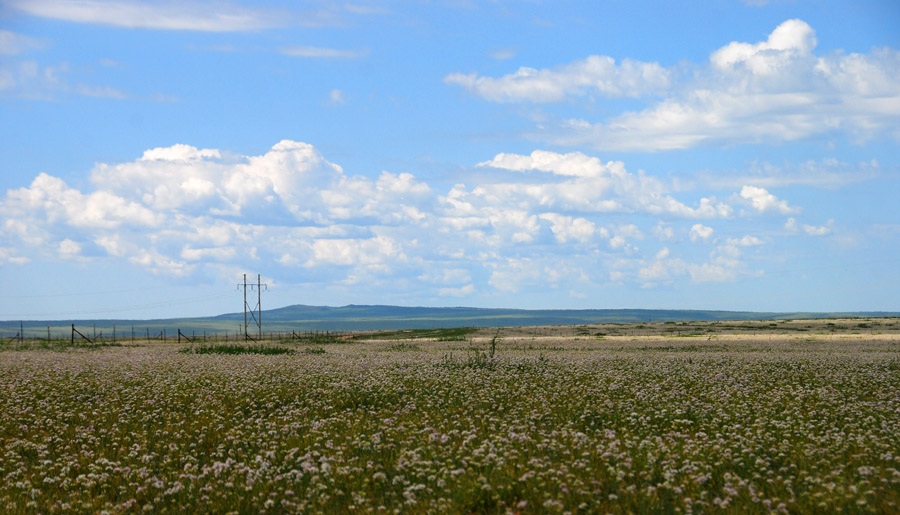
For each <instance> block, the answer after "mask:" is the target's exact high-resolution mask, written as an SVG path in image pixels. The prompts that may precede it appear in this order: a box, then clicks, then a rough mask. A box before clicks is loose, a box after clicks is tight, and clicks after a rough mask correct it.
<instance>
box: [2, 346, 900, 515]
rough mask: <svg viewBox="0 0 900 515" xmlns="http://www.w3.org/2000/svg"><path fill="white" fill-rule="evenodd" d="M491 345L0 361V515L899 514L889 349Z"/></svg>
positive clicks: (899, 436)
mask: <svg viewBox="0 0 900 515" xmlns="http://www.w3.org/2000/svg"><path fill="white" fill-rule="evenodd" d="M486 334H487V333H486ZM494 338H495V342H496V341H497V339H496V336H494ZM491 339H492V337H491V336H490V335H487V336H483V337H478V336H473V337H472V338H470V339H468V340H466V341H434V340H433V339H432V340H427V341H426V340H418V341H402V342H399V341H390V340H370V341H354V342H353V343H347V344H334V345H324V346H322V345H318V346H316V347H310V348H311V349H315V350H314V351H311V352H307V351H305V350H304V349H303V347H302V346H300V345H298V346H297V351H298V352H295V353H291V354H279V355H256V354H234V355H231V354H200V353H189V352H179V351H180V350H181V349H182V347H179V346H176V345H160V344H149V343H148V344H146V345H143V346H122V347H105V348H99V349H84V348H77V349H68V350H64V351H58V352H54V351H50V350H44V349H42V350H4V351H0V478H2V480H0V511H2V512H4V513H37V512H40V513H60V512H62V513H71V512H76V513H81V512H91V513H94V512H103V511H107V512H109V513H145V512H146V513H151V512H153V513H176V512H182V511H189V512H223V513H225V512H236V513H284V512H360V513H369V512H375V513H388V512H391V513H398V512H399V513H446V512H449V513H473V512H474V513H555V512H560V513H562V512H571V513H579V512H587V513H594V512H599V513H606V512H614V513H616V512H639V513H647V512H654V513H655V512H666V513H700V512H703V513H706V512H723V513H745V512H751V513H770V512H836V511H843V512H850V513H897V512H900V338H898V335H897V334H843V335H838V337H835V336H834V335H833V334H832V335H829V334H782V335H777V336H775V337H772V336H760V335H756V336H754V335H749V334H743V335H742V334H737V333H736V334H730V335H722V336H721V337H717V338H716V339H713V338H711V337H708V336H703V337H673V336H664V335H656V336H653V335H651V336H617V337H598V336H596V335H591V334H588V335H584V334H581V335H580V336H578V337H574V336H571V337H565V336H543V337H542V336H538V337H535V336H531V337H527V336H520V337H514V336H507V337H505V338H503V339H502V340H499V343H497V348H496V355H495V356H494V357H493V358H492V357H490V356H488V355H487V354H486V350H487V342H489V341H490V340H491Z"/></svg>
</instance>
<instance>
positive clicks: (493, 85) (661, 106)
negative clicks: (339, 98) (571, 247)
mask: <svg viewBox="0 0 900 515" xmlns="http://www.w3.org/2000/svg"><path fill="white" fill-rule="evenodd" d="M817 43H818V42H817V39H816V34H815V31H814V30H813V28H812V27H810V26H809V25H808V24H807V23H806V22H804V21H802V20H798V19H791V20H787V21H785V22H783V23H782V24H780V25H779V26H778V27H776V28H775V29H774V30H773V31H772V32H771V33H770V34H769V36H768V37H767V38H766V40H764V41H760V42H757V43H746V42H737V41H735V42H731V43H729V44H727V45H725V46H723V47H721V48H719V49H717V50H715V51H713V52H712V53H711V54H710V58H709V61H708V62H707V63H703V64H699V65H696V67H695V68H696V69H695V70H694V72H693V73H690V74H682V75H683V76H684V77H685V78H684V79H682V80H678V79H677V77H678V75H679V74H676V73H675V70H674V69H665V68H663V67H661V66H660V65H659V64H657V63H641V62H636V61H631V60H627V59H626V60H623V61H622V63H621V64H619V65H617V64H615V61H614V60H613V59H612V58H610V57H606V56H590V57H588V58H586V59H584V60H581V61H576V62H573V63H570V64H566V65H561V66H558V67H555V68H547V69H542V70H537V69H533V68H528V67H522V68H520V69H519V70H518V71H516V72H514V73H511V74H508V75H504V76H501V77H496V78H495V77H485V76H480V75H478V74H477V73H470V74H462V73H453V74H450V75H448V76H447V77H446V78H445V79H444V80H445V82H446V83H448V84H454V85H459V86H462V87H463V88H464V89H465V90H466V91H468V92H470V93H472V94H474V95H477V96H479V97H481V98H484V99H485V100H489V101H492V102H542V103H554V102H561V101H563V100H570V99H576V98H578V97H583V96H585V95H587V94H588V93H594V94H597V95H599V96H601V97H605V98H616V97H633V98H639V99H647V100H648V103H647V105H646V107H645V108H644V109H642V110H637V111H626V112H620V113H619V114H614V115H612V116H611V117H609V118H608V119H606V120H602V121H589V120H585V119H583V118H569V119H566V120H564V121H561V122H559V123H557V124H555V125H553V126H548V127H546V128H542V129H540V130H539V131H537V132H534V133H533V134H532V136H533V137H534V138H537V139H543V140H547V141H551V142H553V143H555V144H561V145H569V146H587V147H591V148H594V149H597V150H613V151H666V150H676V149H685V148H691V147H696V146H699V145H721V144H735V143H780V142H784V141H796V140H802V139H805V138H810V137H816V136H820V135H827V134H831V133H842V134H849V135H850V137H851V138H852V139H855V140H860V141H862V140H866V139H870V138H875V137H883V136H885V135H886V136H887V137H889V138H900V131H898V130H897V127H898V126H900V51H897V50H895V49H891V48H875V49H872V50H871V51H869V52H868V53H849V54H847V53H842V52H834V53H830V54H827V55H817V54H816V53H815V49H816V46H817Z"/></svg>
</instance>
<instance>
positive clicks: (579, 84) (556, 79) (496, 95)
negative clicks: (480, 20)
mask: <svg viewBox="0 0 900 515" xmlns="http://www.w3.org/2000/svg"><path fill="white" fill-rule="evenodd" d="M669 80H670V79H669V72H668V71H667V70H665V69H664V68H663V67H661V66H660V65H659V64H658V63H645V62H640V61H634V60H631V59H625V60H624V61H622V63H621V64H618V65H617V64H616V61H615V59H613V58H612V57H608V56H604V55H592V56H589V57H587V58H585V59H582V60H579V61H575V62H573V63H570V64H567V65H563V66H559V67H556V68H551V69H543V70H538V69H535V68H529V67H521V68H519V69H518V70H516V71H515V72H513V73H510V74H508V75H504V76H502V77H499V78H494V77H482V76H479V75H478V74H477V73H469V74H463V73H451V74H450V75H447V76H446V77H445V78H444V82H446V83H448V84H456V85H459V86H462V87H463V88H465V89H466V90H468V91H470V92H472V93H474V94H476V95H478V96H480V97H482V98H485V99H487V100H491V101H494V102H520V101H528V102H559V101H561V100H563V99H565V98H566V97H569V96H581V95H585V94H588V93H595V92H596V93H598V94H601V95H604V96H609V97H640V96H643V95H646V94H652V93H657V92H661V91H665V90H666V89H667V88H668V87H669Z"/></svg>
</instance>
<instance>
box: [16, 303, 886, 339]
mask: <svg viewBox="0 0 900 515" xmlns="http://www.w3.org/2000/svg"><path fill="white" fill-rule="evenodd" d="M897 316H900V312H888V311H860V312H829V313H815V312H756V311H721V310H684V309H508V308H471V307H405V306H387V305H355V304H351V305H347V306H340V307H331V306H308V305H303V304H295V305H292V306H285V307H281V308H276V309H270V310H263V312H262V321H263V331H265V332H290V331H364V330H383V329H431V328H450V327H499V326H528V325H575V324H600V323H626V322H687V321H717V320H783V319H799V318H844V317H851V318H855V317H897ZM71 323H75V324H76V326H96V327H97V329H98V330H99V329H112V328H113V327H114V326H115V327H117V328H119V329H120V330H121V331H123V332H124V331H125V330H126V328H128V327H134V328H135V329H140V331H139V332H140V333H143V332H144V331H145V328H146V330H150V331H151V332H152V330H154V329H155V330H157V331H158V330H161V329H162V328H169V329H171V330H172V331H174V330H175V329H176V328H178V329H181V330H182V331H184V332H187V331H197V332H202V331H210V332H211V331H229V332H230V331H237V330H239V329H240V327H242V326H243V323H244V313H243V312H238V313H226V314H222V315H218V316H211V317H196V318H171V319H155V320H139V319H129V320H113V319H103V320H99V319H98V320H71V321H69V320H66V321H63V320H56V321H40V320H33V321H26V322H24V324H23V325H24V327H25V328H26V329H28V328H30V329H32V330H37V328H42V330H43V331H46V330H47V326H48V325H49V326H52V327H55V328H65V327H66V326H68V325H69V324H71ZM0 326H2V331H3V333H2V334H0V336H2V335H3V334H6V333H7V332H9V331H11V330H13V329H15V331H18V327H19V322H18V321H4V322H2V323H0Z"/></svg>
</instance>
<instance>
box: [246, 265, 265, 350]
mask: <svg viewBox="0 0 900 515" xmlns="http://www.w3.org/2000/svg"><path fill="white" fill-rule="evenodd" d="M247 287H248V285H247V274H244V283H243V284H238V288H243V290H244V340H249V339H251V338H250V331H249V324H248V321H249V320H248V318H247V315H248V314H249V316H250V319H252V320H253V323H254V324H256V337H257V339H258V340H261V339H262V290H263V288H266V290H267V291H268V289H269V288H268V285H267V284H265V283H263V282H262V275H261V274H256V284H255V285H254V284H252V283H251V284H250V285H249V288H250V289H251V290H253V288H256V307H252V308H251V307H250V304H248V303H247Z"/></svg>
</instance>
